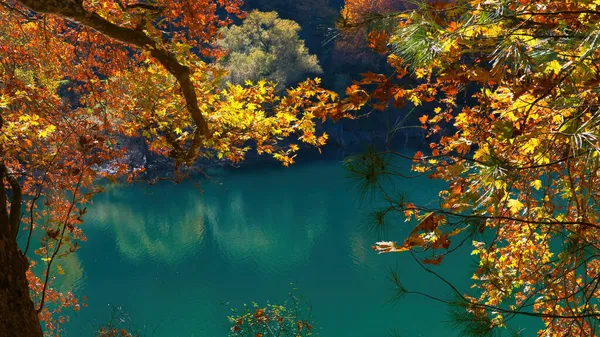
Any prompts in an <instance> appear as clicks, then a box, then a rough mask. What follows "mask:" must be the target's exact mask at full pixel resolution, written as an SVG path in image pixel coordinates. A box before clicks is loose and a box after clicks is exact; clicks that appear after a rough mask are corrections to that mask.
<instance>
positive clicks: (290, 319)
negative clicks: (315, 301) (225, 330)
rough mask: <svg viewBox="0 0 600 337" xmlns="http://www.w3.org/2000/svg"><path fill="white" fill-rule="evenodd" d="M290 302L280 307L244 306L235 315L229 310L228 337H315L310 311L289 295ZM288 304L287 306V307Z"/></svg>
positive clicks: (255, 304) (296, 298) (271, 305)
mask: <svg viewBox="0 0 600 337" xmlns="http://www.w3.org/2000/svg"><path fill="white" fill-rule="evenodd" d="M290 301H291V303H289V302H288V301H286V302H285V303H283V304H281V305H276V304H270V303H267V304H266V306H264V307H262V306H259V305H258V304H257V303H255V302H253V303H252V305H251V306H248V305H246V304H244V308H243V309H242V310H241V312H239V311H238V310H236V309H232V314H231V316H229V317H228V320H229V322H230V323H231V328H230V330H231V334H230V335H229V336H230V337H238V336H247V337H269V336H270V337H276V336H282V337H285V336H289V337H298V336H315V335H317V334H316V333H315V332H314V331H313V322H312V318H311V308H310V307H308V308H304V307H302V306H301V299H300V298H298V297H296V296H295V295H294V294H290ZM288 304H289V305H288Z"/></svg>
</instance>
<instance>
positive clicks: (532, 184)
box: [530, 179, 542, 191]
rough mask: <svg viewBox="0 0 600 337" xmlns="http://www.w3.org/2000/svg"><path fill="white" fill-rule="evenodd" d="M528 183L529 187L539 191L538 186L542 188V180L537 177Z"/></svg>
mask: <svg viewBox="0 0 600 337" xmlns="http://www.w3.org/2000/svg"><path fill="white" fill-rule="evenodd" d="M530 185H531V187H533V188H535V189H536V190H538V191H539V190H540V188H542V181H541V180H539V179H536V180H534V181H532V182H531V184H530Z"/></svg>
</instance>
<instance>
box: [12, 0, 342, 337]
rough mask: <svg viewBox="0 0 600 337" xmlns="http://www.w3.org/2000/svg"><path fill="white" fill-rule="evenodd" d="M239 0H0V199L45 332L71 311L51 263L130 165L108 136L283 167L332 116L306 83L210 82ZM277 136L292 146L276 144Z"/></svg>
mask: <svg viewBox="0 0 600 337" xmlns="http://www.w3.org/2000/svg"><path fill="white" fill-rule="evenodd" d="M240 6H241V1H239V0H218V1H216V0H200V1H198V0H193V1H192V0H181V1H167V0H164V1H163V0H158V1H152V2H129V1H119V0H114V1H113V0H106V1H96V0H94V1H91V0H90V1H71V0H58V1H56V0H52V1H50V0H44V1H32V0H22V1H11V0H0V113H1V115H0V117H1V118H0V160H1V162H0V168H1V169H2V170H1V172H0V173H2V174H0V178H4V177H7V179H9V180H10V181H11V183H14V184H13V185H14V186H13V188H12V194H13V197H14V198H13V202H12V205H8V203H7V202H5V201H6V200H5V199H4V198H3V199H2V201H3V204H2V205H0V208H1V209H2V210H3V211H6V210H7V209H10V210H11V212H10V213H11V216H12V215H16V214H19V215H21V222H20V223H19V222H18V219H16V221H17V223H18V227H19V228H18V229H20V230H17V228H16V227H15V235H16V234H17V232H18V235H19V237H20V238H22V242H23V243H24V244H23V246H22V247H21V250H22V255H23V256H26V255H27V256H30V255H31V253H32V252H34V253H35V254H36V256H37V257H35V258H33V260H32V261H31V268H30V271H29V272H28V274H27V278H28V280H29V284H30V288H31V291H32V298H33V299H34V300H35V311H36V312H37V314H38V316H39V318H40V320H42V321H43V322H44V324H45V326H46V330H47V333H48V334H53V335H56V334H57V333H58V332H59V331H60V325H61V324H62V323H63V322H64V321H66V318H64V317H63V316H62V313H61V311H62V310H64V309H65V308H74V309H76V310H77V309H78V308H79V307H80V301H78V300H77V299H76V298H75V297H74V296H73V294H71V293H65V294H63V293H60V292H58V291H57V290H55V289H53V284H54V281H55V280H56V279H59V278H61V277H62V275H63V274H64V269H63V267H62V265H61V260H62V259H63V258H64V257H66V256H67V255H69V254H74V253H75V252H76V251H77V250H78V249H79V247H80V244H81V242H84V241H85V240H86V237H85V234H84V233H83V230H82V224H83V217H84V215H85V214H86V213H87V208H86V204H87V203H89V202H90V201H91V198H92V197H93V195H94V194H96V193H99V192H101V191H102V187H101V184H100V182H99V181H100V180H102V179H104V180H109V181H131V180H132V179H133V178H135V177H136V176H137V175H138V174H139V173H140V171H136V170H133V171H132V170H130V168H129V167H128V166H129V165H128V163H127V162H126V152H127V149H126V148H123V147H121V146H119V144H118V141H117V139H118V137H120V136H122V135H125V136H144V137H145V139H146V140H147V142H148V144H149V146H150V149H151V150H152V151H154V152H157V153H159V154H164V155H168V156H169V157H170V158H172V159H173V161H174V162H175V164H176V167H177V169H178V170H179V169H180V168H183V167H185V166H190V165H193V164H194V162H195V161H196V160H197V159H198V158H199V157H205V158H218V159H221V158H223V159H226V160H228V161H230V162H239V161H241V160H243V159H244V156H245V154H246V153H247V151H249V150H250V149H251V147H252V146H254V147H255V149H256V151H257V152H258V153H266V154H269V155H271V156H273V157H274V158H275V159H277V160H279V161H280V162H282V163H283V165H286V166H287V165H289V164H291V163H293V162H294V157H295V153H296V152H297V151H298V149H299V146H298V143H299V142H303V143H306V144H310V145H312V146H315V147H321V146H323V145H324V144H325V142H326V141H327V134H324V133H322V134H319V133H317V132H316V130H315V125H316V123H317V122H318V121H319V120H325V119H327V118H333V119H338V118H342V117H345V116H346V114H345V113H344V112H343V111H341V110H340V109H337V107H336V105H335V104H334V105H331V104H330V103H332V102H334V101H336V99H337V98H336V97H337V96H336V94H335V93H333V92H331V91H327V90H325V89H323V88H321V87H320V80H319V79H318V78H317V79H313V80H307V81H305V82H302V83H300V84H298V86H297V87H295V88H291V89H289V90H288V91H287V92H285V94H282V95H279V94H277V93H276V89H275V85H274V84H273V83H270V82H266V81H263V80H259V81H256V82H253V81H247V82H244V83H243V84H235V85H233V84H232V85H227V86H225V85H223V78H224V77H225V76H226V73H224V72H223V71H222V69H220V68H219V67H218V66H217V65H215V64H211V63H206V62H205V61H204V60H206V59H210V58H218V57H220V56H222V55H223V50H222V49H220V48H218V46H217V45H216V44H217V38H218V35H219V33H218V29H219V28H220V27H224V26H226V25H228V24H230V23H231V22H232V20H233V19H234V18H243V17H244V16H245V13H243V12H242V11H241V9H240ZM284 24H286V25H291V24H289V23H285V22H284ZM292 26H293V25H292ZM292 28H293V27H292ZM295 29H296V28H293V29H292V31H295ZM298 43H299V42H298ZM284 137H295V139H296V140H297V141H291V142H289V143H288V144H287V145H281V143H280V141H281V139H283V138H284ZM4 168H6V169H4ZM13 178H14V179H13ZM177 178H178V180H180V179H181V178H182V176H178V177H177ZM3 181H4V180H3ZM17 181H18V183H16V182H17ZM19 184H20V188H19V189H18V191H21V190H22V199H20V197H21V195H20V194H18V195H17V194H16V192H17V189H15V187H16V186H18V185H19ZM0 191H1V192H3V193H2V196H5V193H4V192H5V188H4V184H3V185H2V188H1V189H0ZM21 205H22V208H19V207H20V206H21ZM19 209H22V212H20V211H19ZM5 213H8V212H5ZM21 213H22V214H21ZM22 230H24V231H22ZM34 232H35V233H36V234H34ZM38 234H39V235H38ZM39 237H41V240H40V241H39V244H38V243H35V241H37V239H34V238H39ZM34 265H35V266H37V267H36V268H33V266H34ZM1 272H2V271H1V270H0V273H1Z"/></svg>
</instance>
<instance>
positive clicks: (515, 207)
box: [507, 199, 525, 214]
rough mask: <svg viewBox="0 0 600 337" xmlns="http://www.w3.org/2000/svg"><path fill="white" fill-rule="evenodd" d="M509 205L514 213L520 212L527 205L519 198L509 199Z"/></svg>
mask: <svg viewBox="0 0 600 337" xmlns="http://www.w3.org/2000/svg"><path fill="white" fill-rule="evenodd" d="M507 205H508V208H509V209H510V212H511V213H512V214H517V213H519V211H520V210H522V209H523V207H525V205H523V203H522V202H520V201H519V200H517V199H509V200H508V203H507Z"/></svg>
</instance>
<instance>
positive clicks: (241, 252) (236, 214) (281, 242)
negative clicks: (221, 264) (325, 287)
mask: <svg viewBox="0 0 600 337" xmlns="http://www.w3.org/2000/svg"><path fill="white" fill-rule="evenodd" d="M248 192H250V193H248ZM302 197H304V196H298V197H295V198H294V197H292V196H290V195H289V192H288V193H286V192H285V191H284V190H283V188H282V190H281V191H278V190H273V189H272V190H271V191H269V193H261V191H254V192H252V191H248V190H246V191H245V193H244V192H242V191H239V190H238V191H235V192H231V193H230V195H229V197H228V198H227V199H225V200H222V202H221V203H219V212H218V214H219V217H218V218H217V219H215V221H212V222H211V229H212V233H213V240H214V241H215V242H216V243H217V244H218V246H219V248H220V250H221V252H222V253H223V254H224V255H225V257H226V260H227V261H230V262H231V263H252V264H254V265H255V266H256V267H257V268H258V270H259V271H261V272H260V273H259V274H260V275H269V274H272V273H277V272H280V273H283V272H286V271H287V270H289V269H291V268H294V267H296V266H299V265H306V264H307V263H308V262H309V260H310V257H311V254H312V250H313V247H314V245H315V242H316V241H317V240H318V239H319V238H320V237H321V236H322V235H323V233H324V232H325V229H326V221H327V219H326V216H327V208H326V206H325V205H326V203H325V199H326V197H327V195H326V193H319V194H313V195H311V196H310V204H311V205H310V207H306V202H302V201H301V200H300V199H301V198H302ZM290 220H291V221H290Z"/></svg>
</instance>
